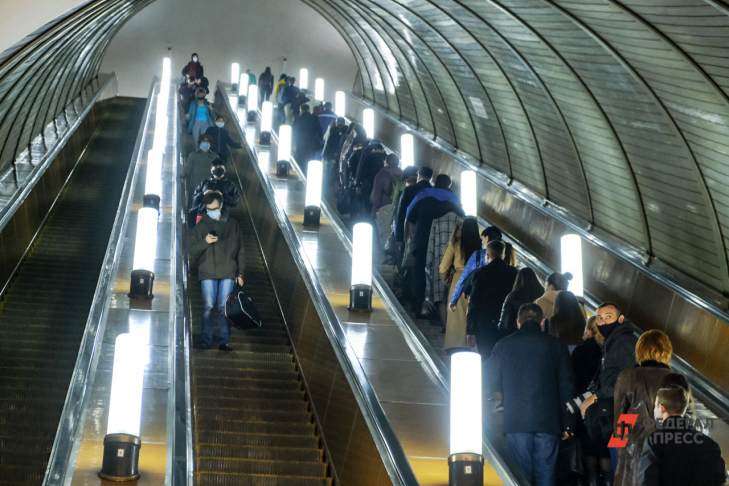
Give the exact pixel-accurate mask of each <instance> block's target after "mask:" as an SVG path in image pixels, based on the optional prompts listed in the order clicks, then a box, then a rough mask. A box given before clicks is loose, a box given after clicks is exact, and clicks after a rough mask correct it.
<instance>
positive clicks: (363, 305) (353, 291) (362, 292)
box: [349, 285, 372, 312]
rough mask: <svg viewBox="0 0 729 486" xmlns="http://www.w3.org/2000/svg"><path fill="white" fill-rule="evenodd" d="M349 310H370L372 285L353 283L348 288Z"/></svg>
mask: <svg viewBox="0 0 729 486" xmlns="http://www.w3.org/2000/svg"><path fill="white" fill-rule="evenodd" d="M349 310H351V311H354V312H372V287H370V286H369V285H353V286H352V287H351V288H350V289H349Z"/></svg>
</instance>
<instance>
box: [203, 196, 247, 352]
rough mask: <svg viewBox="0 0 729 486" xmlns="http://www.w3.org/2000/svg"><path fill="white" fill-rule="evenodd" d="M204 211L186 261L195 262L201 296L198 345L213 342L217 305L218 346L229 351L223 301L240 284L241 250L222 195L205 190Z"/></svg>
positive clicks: (241, 242)
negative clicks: (201, 306) (200, 328)
mask: <svg viewBox="0 0 729 486" xmlns="http://www.w3.org/2000/svg"><path fill="white" fill-rule="evenodd" d="M203 205H204V207H205V213H204V214H203V216H202V219H201V220H200V223H198V224H197V225H196V226H195V227H194V228H193V230H192V232H191V234H190V243H189V249H190V250H189V251H190V261H192V262H195V263H196V264H197V265H196V266H197V277H198V279H199V280H200V287H201V290H202V298H203V308H204V310H203V316H202V332H201V336H200V341H199V344H198V348H199V349H208V348H210V346H212V345H213V332H214V329H213V328H214V318H213V312H214V311H215V310H216V308H217V316H215V317H217V319H216V320H217V323H218V326H217V327H218V338H219V345H218V348H219V349H220V350H221V351H232V350H233V348H232V347H231V346H230V344H229V343H228V341H229V339H230V329H229V327H228V322H227V320H226V319H225V316H224V313H225V302H226V300H227V298H228V295H230V293H231V292H232V291H233V288H234V285H235V284H236V283H237V284H238V285H240V286H242V285H243V283H244V280H243V268H244V262H245V258H244V253H243V248H244V245H243V241H242V236H243V235H242V232H241V230H240V227H239V226H238V222H237V221H236V220H235V219H233V218H231V217H230V216H229V214H228V210H227V208H224V204H223V197H222V196H221V195H220V194H219V193H217V192H209V193H208V194H206V195H205V197H204V199H203Z"/></svg>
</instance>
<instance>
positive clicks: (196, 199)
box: [190, 160, 240, 217]
mask: <svg viewBox="0 0 729 486" xmlns="http://www.w3.org/2000/svg"><path fill="white" fill-rule="evenodd" d="M210 192H217V193H218V194H221V195H222V197H223V205H224V206H225V207H226V208H228V209H233V208H234V207H236V206H237V205H238V203H239V202H240V191H239V190H238V186H237V185H236V183H235V182H233V181H232V180H231V179H230V178H228V177H227V176H226V172H225V165H223V163H222V162H221V161H220V160H216V161H214V162H213V166H212V167H211V169H210V178H208V179H206V180H204V181H202V182H200V184H198V186H197V187H196V188H195V191H194V192H193V195H192V204H191V205H190V213H191V216H193V217H195V216H198V215H200V214H203V213H204V212H205V203H204V200H205V196H206V195H207V194H208V193H210Z"/></svg>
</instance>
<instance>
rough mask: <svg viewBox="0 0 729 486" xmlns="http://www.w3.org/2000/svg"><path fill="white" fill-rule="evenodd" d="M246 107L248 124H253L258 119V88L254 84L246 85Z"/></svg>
mask: <svg viewBox="0 0 729 486" xmlns="http://www.w3.org/2000/svg"><path fill="white" fill-rule="evenodd" d="M246 107H247V108H248V117H247V120H248V123H253V122H255V121H256V118H257V117H258V86H257V85H255V84H250V85H248V97H247V98H246Z"/></svg>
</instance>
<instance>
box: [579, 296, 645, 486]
mask: <svg viewBox="0 0 729 486" xmlns="http://www.w3.org/2000/svg"><path fill="white" fill-rule="evenodd" d="M597 330H598V331H599V332H600V334H602V336H603V337H604V338H605V343H604V344H603V346H602V364H601V365H600V373H599V375H598V380H597V391H596V393H595V394H594V395H593V396H591V397H590V398H588V399H587V400H585V401H584V402H582V405H580V412H581V413H582V416H583V417H585V425H586V426H587V429H588V432H590V435H591V437H592V438H593V440H595V439H598V438H599V439H600V441H602V442H604V444H607V441H608V440H609V438H610V433H609V432H610V431H612V426H613V424H614V423H615V418H616V417H614V416H613V409H614V406H613V394H614V392H615V383H616V382H617V381H618V375H620V372H621V371H623V370H624V369H627V368H632V367H634V366H635V344H636V343H637V342H638V338H637V337H636V336H635V329H634V328H633V326H632V325H631V324H630V323H628V322H626V321H625V316H624V315H623V313H622V311H621V310H620V307H618V305H617V304H614V303H612V302H605V303H603V304H601V305H600V307H598V308H597ZM600 429H602V431H603V432H602V433H601V434H600V433H598V430H600ZM606 432H607V433H606ZM598 435H601V436H602V437H598ZM617 462H618V455H617V449H610V463H611V466H612V470H613V473H614V472H615V468H616V467H617Z"/></svg>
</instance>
